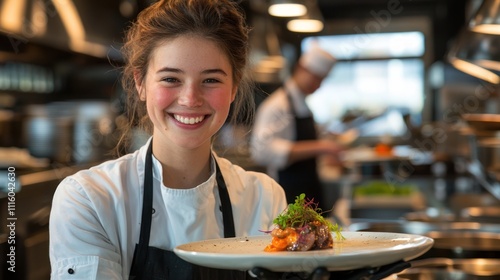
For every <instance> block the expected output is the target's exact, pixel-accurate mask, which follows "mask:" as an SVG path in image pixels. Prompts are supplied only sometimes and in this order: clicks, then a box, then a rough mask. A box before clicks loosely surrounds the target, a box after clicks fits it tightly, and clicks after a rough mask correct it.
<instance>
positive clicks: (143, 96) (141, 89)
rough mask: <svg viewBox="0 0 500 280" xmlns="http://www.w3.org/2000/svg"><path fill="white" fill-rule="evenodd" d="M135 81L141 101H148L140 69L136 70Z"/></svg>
mask: <svg viewBox="0 0 500 280" xmlns="http://www.w3.org/2000/svg"><path fill="white" fill-rule="evenodd" d="M134 82H135V89H136V90H137V93H138V94H139V99H140V100H141V101H146V91H145V90H144V87H143V80H142V79H141V74H140V72H139V70H134Z"/></svg>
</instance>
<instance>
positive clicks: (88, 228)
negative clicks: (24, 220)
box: [50, 140, 286, 279]
mask: <svg viewBox="0 0 500 280" xmlns="http://www.w3.org/2000/svg"><path fill="white" fill-rule="evenodd" d="M149 141H151V140H149ZM149 141H148V143H147V144H146V145H144V146H143V147H141V148H140V149H139V150H138V151H136V152H134V153H132V154H129V155H125V156H123V157H121V158H119V159H116V160H112V161H108V162H105V163H102V164H100V165H98V166H95V167H92V168H90V169H89V170H83V171H80V172H78V173H76V174H74V175H72V176H69V177H67V178H66V179H64V180H63V181H62V182H61V184H60V185H59V186H58V188H57V190H56V193H55V195H54V199H53V206H52V212H51V217H50V261H51V267H52V275H51V278H52V279H68V278H70V279H127V278H128V275H129V273H130V267H131V265H132V258H133V253H134V248H135V245H136V244H137V243H138V241H139V232H140V221H141V210H142V195H143V186H142V185H143V181H144V158H145V154H146V149H147V145H148V144H149ZM213 160H217V163H218V164H219V167H220V169H221V173H222V175H223V176H224V180H225V181H226V185H227V188H228V192H229V196H230V198H231V203H232V210H233V215H234V223H235V231H236V236H253V235H262V234H263V233H262V232H261V231H262V230H269V229H271V228H272V227H273V222H272V221H273V219H274V218H275V217H276V216H278V215H279V214H280V213H281V212H282V211H283V210H284V209H285V207H286V200H285V196H284V192H283V189H282V188H281V187H280V186H279V185H278V184H277V183H276V181H274V180H273V179H271V178H270V177H269V176H267V175H265V174H263V173H256V172H252V171H245V170H243V169H242V168H241V167H239V166H237V165H233V164H232V163H230V162H229V161H227V160H226V159H224V158H220V157H218V156H217V155H215V153H214V157H213ZM213 165H214V164H213V162H212V167H213ZM153 178H154V180H153V188H154V189H153V209H154V210H153V216H152V225H151V239H150V246H154V247H158V248H160V249H164V250H173V248H175V247H176V246H177V245H180V244H184V243H188V242H193V241H198V240H205V239H212V238H222V237H223V236H224V232H223V223H222V213H221V211H220V200H219V195H218V190H217V187H216V180H215V170H214V168H212V176H211V177H210V178H209V179H208V180H207V181H206V182H204V183H202V184H200V185H199V186H196V187H195V188H192V189H170V188H168V187H166V186H164V185H163V184H162V182H163V180H162V167H161V164H160V163H159V162H158V161H157V160H156V159H155V158H154V157H153ZM242 217H245V218H244V219H243V218H242Z"/></svg>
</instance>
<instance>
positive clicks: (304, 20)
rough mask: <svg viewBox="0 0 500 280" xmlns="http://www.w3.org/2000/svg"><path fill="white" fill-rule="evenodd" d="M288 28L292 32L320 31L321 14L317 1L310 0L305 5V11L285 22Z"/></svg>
mask: <svg viewBox="0 0 500 280" xmlns="http://www.w3.org/2000/svg"><path fill="white" fill-rule="evenodd" d="M286 26H287V28H288V30H290V31H292V32H306V33H307V32H320V31H322V30H323V27H324V24H323V15H322V14H321V12H320V11H319V8H318V5H317V2H316V1H315V0H311V1H309V2H308V5H307V13H306V14H305V15H303V16H301V17H299V18H296V19H292V20H290V21H289V22H288V23H287V25H286Z"/></svg>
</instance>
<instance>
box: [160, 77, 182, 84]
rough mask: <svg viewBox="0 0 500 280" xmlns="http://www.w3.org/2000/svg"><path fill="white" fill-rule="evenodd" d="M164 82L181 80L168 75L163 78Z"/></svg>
mask: <svg viewBox="0 0 500 280" xmlns="http://www.w3.org/2000/svg"><path fill="white" fill-rule="evenodd" d="M161 80H162V81H163V82H167V83H176V82H178V81H179V80H177V79H176V78H171V77H167V78H163V79H161Z"/></svg>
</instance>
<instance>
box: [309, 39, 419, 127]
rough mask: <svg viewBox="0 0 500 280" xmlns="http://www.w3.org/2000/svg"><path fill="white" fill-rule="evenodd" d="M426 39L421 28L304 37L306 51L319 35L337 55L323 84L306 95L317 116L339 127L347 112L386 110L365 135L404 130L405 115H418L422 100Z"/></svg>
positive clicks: (376, 112)
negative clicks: (410, 30) (335, 61)
mask: <svg viewBox="0 0 500 280" xmlns="http://www.w3.org/2000/svg"><path fill="white" fill-rule="evenodd" d="M424 39H425V38H424V35H423V33H421V32H397V33H376V34H353V35H329V36H317V37H308V38H305V39H304V41H303V42H302V50H303V51H306V50H307V49H308V48H309V47H310V45H311V43H312V42H313V41H314V40H315V41H317V42H318V43H319V44H320V46H321V47H322V48H324V49H326V50H328V51H329V52H331V53H332V54H333V55H334V56H335V57H336V58H337V59H338V62H337V64H336V65H335V67H334V68H333V70H332V71H331V72H330V74H329V76H328V77H327V78H326V79H325V80H324V81H323V84H322V86H321V88H320V89H318V91H317V92H316V93H314V94H312V95H310V96H308V98H307V102H308V105H309V106H310V108H311V110H312V111H313V114H314V117H315V119H316V121H317V122H318V123H319V124H321V125H323V126H326V128H327V129H329V130H339V129H340V130H341V128H339V125H338V124H339V122H340V120H341V118H342V117H344V116H345V115H346V114H349V113H353V112H357V113H361V114H363V115H365V116H366V115H370V116H373V115H384V116H385V118H382V119H380V120H385V121H382V122H378V124H380V126H377V127H378V128H377V129H370V130H365V131H364V132H365V134H370V135H367V136H376V134H379V135H383V134H391V135H400V134H402V133H404V132H405V130H406V127H405V125H404V122H403V119H402V115H411V117H412V118H413V119H417V120H419V119H420V118H421V114H422V109H423V105H424V95H425V93H424V92H425V88H424V76H425V69H424V68H425V66H424V60H423V55H424V52H425V44H424ZM395 112H399V113H400V114H399V115H400V116H401V117H400V118H398V117H395V116H396V115H395ZM384 122H390V125H387V123H385V124H384ZM373 134H375V135H373Z"/></svg>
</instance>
